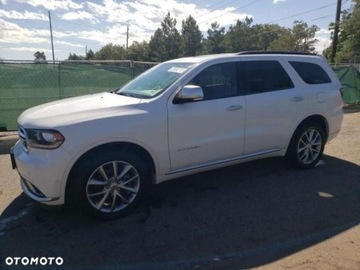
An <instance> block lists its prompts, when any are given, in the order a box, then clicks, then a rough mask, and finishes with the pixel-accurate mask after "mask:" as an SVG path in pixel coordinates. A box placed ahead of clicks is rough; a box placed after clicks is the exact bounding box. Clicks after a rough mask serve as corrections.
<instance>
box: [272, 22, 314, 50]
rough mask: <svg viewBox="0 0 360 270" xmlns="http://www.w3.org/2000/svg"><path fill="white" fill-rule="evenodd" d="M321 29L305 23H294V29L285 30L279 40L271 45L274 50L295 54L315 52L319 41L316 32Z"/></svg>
mask: <svg viewBox="0 0 360 270" xmlns="http://www.w3.org/2000/svg"><path fill="white" fill-rule="evenodd" d="M318 30H319V28H318V27H317V26H315V25H312V26H310V27H309V26H308V25H307V23H305V22H303V21H294V24H293V28H292V29H287V30H284V32H283V33H282V34H281V35H280V36H279V38H278V39H276V40H274V41H273V42H271V43H270V45H269V47H270V49H272V50H289V51H295V52H308V53H311V52H314V51H315V44H316V42H317V39H316V38H315V34H316V32H317V31H318Z"/></svg>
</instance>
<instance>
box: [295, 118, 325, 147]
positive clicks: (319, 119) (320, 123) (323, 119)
mask: <svg viewBox="0 0 360 270" xmlns="http://www.w3.org/2000/svg"><path fill="white" fill-rule="evenodd" d="M307 122H315V123H317V124H319V125H320V126H321V127H322V128H323V131H324V135H325V141H327V140H328V138H329V123H328V121H327V120H326V118H325V117H324V116H322V115H319V114H314V115H310V116H308V117H306V118H305V119H304V120H302V121H301V122H300V123H299V125H298V126H297V128H296V129H298V128H299V127H300V126H301V125H303V124H304V123H307Z"/></svg>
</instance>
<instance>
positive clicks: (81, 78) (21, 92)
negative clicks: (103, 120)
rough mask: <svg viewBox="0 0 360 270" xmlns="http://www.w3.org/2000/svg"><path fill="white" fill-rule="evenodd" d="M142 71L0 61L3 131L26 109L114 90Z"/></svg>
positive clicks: (0, 116)
mask: <svg viewBox="0 0 360 270" xmlns="http://www.w3.org/2000/svg"><path fill="white" fill-rule="evenodd" d="M139 73H141V71H139V70H132V69H129V68H123V67H120V66H116V65H98V64H91V65H90V64H70V63H69V64H61V65H55V66H54V65H52V64H3V63H2V64H0V130H15V129H16V128H17V123H16V119H17V117H18V116H19V115H20V114H21V113H22V112H23V111H24V110H25V109H27V108H30V107H33V106H35V105H39V104H43V103H46V102H49V101H53V100H57V99H61V98H66V97H73V96H79V95H85V94H90V93H98V92H103V91H109V90H113V89H115V88H118V87H120V86H122V85H124V84H125V83H126V82H128V81H129V80H130V79H131V78H132V77H133V76H134V75H135V74H139Z"/></svg>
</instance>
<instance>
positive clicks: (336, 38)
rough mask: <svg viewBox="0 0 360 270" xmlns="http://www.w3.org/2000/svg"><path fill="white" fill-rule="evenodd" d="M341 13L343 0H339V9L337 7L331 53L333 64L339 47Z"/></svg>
mask: <svg viewBox="0 0 360 270" xmlns="http://www.w3.org/2000/svg"><path fill="white" fill-rule="evenodd" d="M340 13H341V0H338V1H337V7H336V17H335V29H334V38H333V47H332V53H331V63H334V62H335V56H336V47H337V43H338V35H339V27H340Z"/></svg>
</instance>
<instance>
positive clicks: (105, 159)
mask: <svg viewBox="0 0 360 270" xmlns="http://www.w3.org/2000/svg"><path fill="white" fill-rule="evenodd" d="M149 175H150V173H149V171H148V170H147V166H146V163H145V162H144V161H143V160H142V159H141V158H140V157H137V156H134V155H132V154H130V153H128V152H125V151H114V152H110V153H109V152H107V151H106V152H104V153H103V154H101V155H99V153H97V155H94V156H91V157H90V158H88V159H87V160H85V161H84V162H83V163H82V164H81V165H80V167H79V168H78V170H77V177H76V178H75V181H76V183H75V187H76V188H75V191H76V193H77V196H76V197H77V198H76V201H77V203H78V205H79V206H80V207H81V208H82V209H83V210H85V211H86V212H87V213H89V214H91V215H93V216H96V217H99V218H103V219H114V218H117V217H120V216H123V215H124V214H126V213H128V212H129V211H130V210H132V209H133V208H134V207H135V206H136V204H137V203H138V201H139V200H140V199H141V197H142V196H143V193H144V192H145V190H146V187H147V186H148V183H149Z"/></svg>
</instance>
